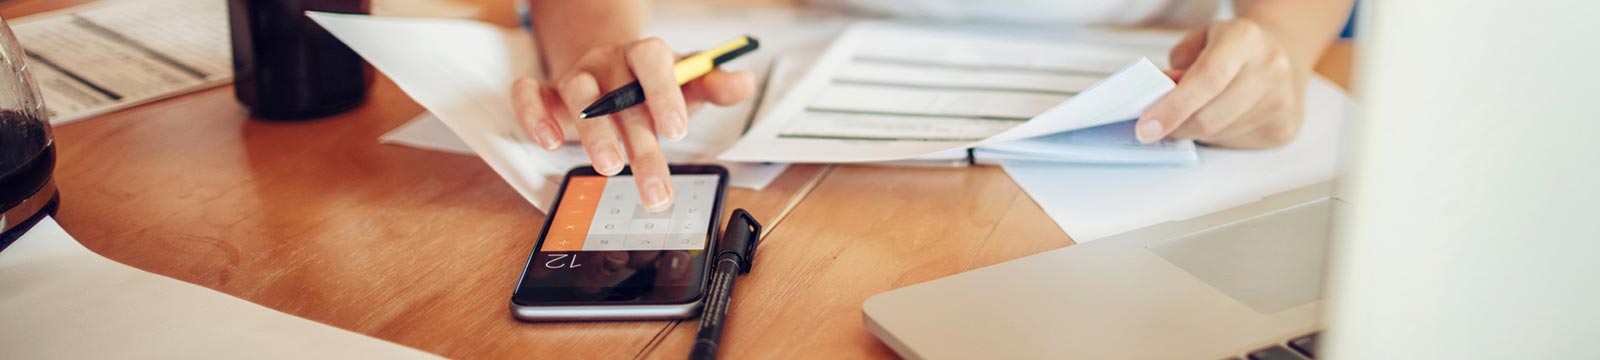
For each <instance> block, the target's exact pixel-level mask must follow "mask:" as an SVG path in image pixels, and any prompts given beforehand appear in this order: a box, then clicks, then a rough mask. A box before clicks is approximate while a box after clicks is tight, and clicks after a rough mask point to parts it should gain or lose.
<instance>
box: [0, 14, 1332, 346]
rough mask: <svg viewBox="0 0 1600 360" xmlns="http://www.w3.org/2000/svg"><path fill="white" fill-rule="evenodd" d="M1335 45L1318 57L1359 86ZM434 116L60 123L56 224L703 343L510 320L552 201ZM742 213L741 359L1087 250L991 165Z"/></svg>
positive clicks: (164, 263) (375, 288)
mask: <svg viewBox="0 0 1600 360" xmlns="http://www.w3.org/2000/svg"><path fill="white" fill-rule="evenodd" d="M494 1H495V2H496V3H501V2H503V1H501V0H494ZM73 2H74V1H64V0H62V1H58V0H13V1H8V2H5V3H0V15H3V16H5V17H6V18H15V17H16V16H20V15H24V14H29V13H34V12H38V11H44V10H49V9H53V8H58V7H61V6H64V5H66V4H69V3H73ZM1336 47H1337V48H1341V49H1337V50H1335V51H1330V53H1329V57H1327V58H1326V59H1325V60H1324V64H1323V66H1322V67H1320V68H1319V69H1321V70H1320V71H1322V72H1324V73H1325V74H1330V76H1334V77H1335V80H1336V82H1339V83H1340V84H1345V80H1346V79H1347V78H1348V75H1347V74H1348V68H1349V56H1350V52H1349V49H1348V45H1338V46H1336ZM1329 69H1333V70H1329ZM420 112H422V109H421V108H420V107H419V106H418V105H416V104H415V103H414V102H412V101H411V100H410V99H408V98H407V97H406V96H405V94H403V93H401V92H400V91H399V90H398V89H397V88H396V87H395V86H394V85H393V83H391V82H389V81H388V80H387V79H383V78H382V77H381V76H380V78H379V79H378V81H377V82H375V84H374V86H373V88H372V92H371V96H370V98H369V99H368V101H367V102H366V104H365V105H363V106H361V107H359V108H357V109H355V110H353V111H350V112H347V113H344V114H340V115H336V116H332V117H329V118H325V119H320V120H315V121H309V122H293V123H282V122H267V121H261V120H256V119H252V118H251V117H250V116H249V115H248V113H247V112H246V111H245V109H243V108H242V107H241V106H240V105H239V104H238V103H237V102H236V101H235V100H234V98H233V92H232V89H231V87H226V86H225V87H220V88H215V89H211V90H205V91H201V92H197V93H193V94H189V95H184V96H181V97H178V98H174V99H169V100H165V101H160V102H156V103H153V104H149V105H144V106H140V107H137V108H133V109H129V110H125V111H120V112H116V113H112V114H108V115H104V116H99V117H96V118H93V119H88V120H84V121H80V122H77V123H73V124H69V125H65V126H61V127H59V128H57V129H56V132H55V135H56V140H57V143H58V147H59V151H60V158H59V161H60V162H59V164H60V165H59V167H58V169H57V170H56V177H57V182H58V183H59V185H60V188H61V192H62V208H61V213H60V215H59V217H58V218H59V221H60V223H61V224H62V226H63V227H65V228H66V229H67V230H68V231H69V232H71V233H72V234H73V235H74V236H75V237H77V238H78V240H79V241H81V242H83V243H84V245H85V246H87V247H88V248H89V249H91V250H93V251H95V252H97V253H100V254H102V255H104V256H106V257H109V258H111V259H113V260H116V261H119V262H122V263H125V264H128V265H131V266H134V267H137V268H140V269H144V270H148V271H151V272H154V273H158V274H162V275H166V276H170V277H173V278H177V279H179V280H183V281H187V282H191V283H195V284H199V285H201V286H205V287H208V288H212V289H216V290H218V291H221V292H224V293H228V294H231V295H234V296H238V297H240V298H243V299H246V300H249V301H252V302H255V303H258V304H262V305H264V306H267V307H271V308H274V309H278V310H281V311H284V312H287V313H290V314H294V315H297V316H302V317H305V318H308V319H311V320H315V321H319V322H324V323H328V324H331V325H333V326H337V327H340V328H344V329H349V330H352V331H356V332H360V333H364V334H369V335H372V336H375V337H378V338H381V339H384V340H389V341H393V342H396V343H400V344H403V345H406V346H411V347H415V348H418V349H421V350H424V351H428V352H432V353H435V354H440V355H443V356H447V357H453V358H541V359H564V358H585V359H588V358H630V357H648V358H680V357H682V356H684V355H685V354H687V353H688V349H689V346H690V343H691V341H692V337H693V335H694V334H693V332H694V324H695V322H694V320H689V321H682V322H678V321H655V322H591V323H545V324H531V323H523V322H518V321H516V320H513V319H512V318H511V316H510V313H509V311H508V309H507V307H508V300H509V297H510V293H511V289H512V286H513V285H514V282H515V281H516V279H517V276H518V275H519V272H520V271H521V269H522V265H523V262H524V261H525V260H526V259H527V255H528V252H529V251H530V250H531V248H532V245H533V242H534V237H535V236H536V235H537V232H538V228H539V226H540V224H541V223H542V222H543V220H544V215H543V214H541V213H540V212H539V211H537V210H535V209H534V208H533V207H532V206H531V205H529V204H528V203H527V202H526V201H524V200H523V199H522V198H521V197H520V196H518V195H517V194H516V192H515V191H513V190H512V189H511V187H510V186H508V185H506V184H505V183H504V181H502V180H501V179H500V178H499V177H498V176H496V175H495V174H494V172H493V171H491V170H490V169H489V167H488V166H487V165H485V164H484V163H483V162H482V161H480V160H478V159H476V158H474V157H470V156H461V155H452V154H445V153H440V152H433V151H425V150H418V149H412V148H407V147H401V146H393V145H380V144H378V143H377V141H376V139H377V137H378V136H379V135H381V134H383V133H385V132H387V131H389V130H390V129H393V128H394V127H396V126H398V125H400V124H402V123H404V122H406V121H408V120H410V119H411V118H412V117H413V116H415V115H417V114H419V113H420ZM812 186H814V188H812ZM736 207H742V208H746V209H749V210H750V211H751V212H752V213H754V214H756V215H757V216H758V217H761V218H763V219H764V220H765V221H767V222H768V223H769V224H768V226H769V229H771V230H770V232H769V235H768V236H767V237H766V239H765V242H764V243H763V245H762V248H761V250H760V260H759V262H758V263H757V264H756V267H755V271H754V272H752V273H751V275H750V276H748V277H745V278H742V279H741V280H740V287H739V289H738V296H736V298H735V300H734V304H733V306H732V309H733V310H732V312H731V314H730V318H729V323H728V328H727V333H726V335H725V337H724V340H723V341H724V347H723V351H724V352H725V357H727V358H799V357H803V358H883V357H892V356H893V354H892V353H891V352H890V351H889V349H888V348H887V347H885V346H884V345H882V344H881V343H880V342H878V341H877V340H876V339H875V338H873V337H872V336H871V335H870V334H868V333H867V332H866V330H865V329H864V328H863V327H862V322H861V308H860V305H861V302H862V300H864V299H866V298H867V297H869V296H871V295H873V294H877V293H879V292H883V291H887V290H891V289H895V288H898V287H902V286H905V285H910V284H914V283H918V282H922V281H928V280H932V279H936V278H939V277H942V276H946V275H950V274H954V273H957V272H961V271H965V270H970V269H973V268H977V267H983V266H988V265H992V264H996V263H1000V262H1004V261H1007V260H1011V259H1015V258H1018V257H1022V256H1026V255H1030V254H1035V253H1038V252H1041V251H1045V250H1050V249H1055V248H1060V247H1063V246H1068V245H1070V244H1072V241H1071V239H1069V238H1068V237H1067V236H1066V234H1065V233H1063V232H1062V231H1061V230H1060V229H1059V228H1057V227H1056V225H1055V224H1054V223H1053V222H1051V221H1050V219H1049V218H1048V217H1047V216H1045V214H1044V213H1043V211H1042V210H1040V208H1039V207H1038V206H1037V205H1036V204H1034V203H1033V201H1032V200H1031V199H1029V198H1028V197H1027V195H1026V194H1024V193H1023V192H1022V191H1021V190H1020V189H1019V188H1018V187H1017V186H1016V184H1015V183H1014V182H1012V181H1011V179H1010V178H1009V177H1007V176H1006V175H1005V173H1004V172H1003V171H1001V170H1000V169H998V168H995V167H976V168H908V167H882V166H860V165H852V166H823V165H798V166H794V167H792V168H790V170H789V171H787V172H786V173H785V174H784V175H783V176H782V177H781V178H780V179H779V180H778V181H777V182H775V183H774V184H773V185H772V186H770V187H769V188H767V189H766V190H764V191H751V190H745V189H734V190H732V191H731V192H730V195H729V196H728V208H730V209H731V208H736ZM785 209H791V210H792V211H790V212H786V211H785ZM778 214H786V216H784V217H783V218H782V219H781V220H779V219H778V218H777V216H778Z"/></svg>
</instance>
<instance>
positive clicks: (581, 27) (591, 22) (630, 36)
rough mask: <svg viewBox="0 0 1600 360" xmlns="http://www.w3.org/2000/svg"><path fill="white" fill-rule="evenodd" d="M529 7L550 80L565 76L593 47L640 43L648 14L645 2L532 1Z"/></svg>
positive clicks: (610, 0) (609, 0) (591, 0)
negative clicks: (642, 28) (640, 36)
mask: <svg viewBox="0 0 1600 360" xmlns="http://www.w3.org/2000/svg"><path fill="white" fill-rule="evenodd" d="M529 5H530V6H529V9H528V11H529V17H530V18H532V21H533V27H534V34H535V36H536V37H537V41H538V43H539V51H540V53H541V55H542V56H543V60H544V61H543V63H544V68H545V69H544V70H545V73H546V74H549V75H551V76H556V75H558V74H564V73H566V72H567V71H568V70H569V69H571V67H572V64H573V63H576V62H577V61H578V58H579V57H582V56H583V53H584V51H586V50H588V49H589V48H591V47H595V46H598V45H609V44H620V43H626V42H629V41H633V40H637V39H638V38H639V33H640V28H641V27H642V26H643V24H644V17H645V13H646V12H647V10H648V9H647V8H646V6H647V5H648V4H647V3H646V1H645V0H533V1H532V4H529Z"/></svg>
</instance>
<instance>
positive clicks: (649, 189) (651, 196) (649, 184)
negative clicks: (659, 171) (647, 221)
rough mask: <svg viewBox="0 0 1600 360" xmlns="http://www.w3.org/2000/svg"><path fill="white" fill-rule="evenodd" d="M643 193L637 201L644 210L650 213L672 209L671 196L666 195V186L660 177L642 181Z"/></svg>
mask: <svg viewBox="0 0 1600 360" xmlns="http://www.w3.org/2000/svg"><path fill="white" fill-rule="evenodd" d="M643 185H644V186H643V188H644V193H643V194H642V195H640V197H639V200H640V201H641V202H643V203H644V209H645V210H649V211H650V212H661V211H664V210H667V208H670V207H672V194H668V193H667V184H666V182H664V181H661V178H660V177H655V176H652V177H648V178H645V179H644V184H643Z"/></svg>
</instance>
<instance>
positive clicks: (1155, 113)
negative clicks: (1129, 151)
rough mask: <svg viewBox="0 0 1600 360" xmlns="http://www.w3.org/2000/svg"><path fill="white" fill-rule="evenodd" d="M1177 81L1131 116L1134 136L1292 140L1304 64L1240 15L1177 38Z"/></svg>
mask: <svg viewBox="0 0 1600 360" xmlns="http://www.w3.org/2000/svg"><path fill="white" fill-rule="evenodd" d="M1170 56H1171V59H1170V60H1171V62H1172V67H1173V69H1174V70H1171V71H1169V72H1168V75H1171V76H1172V77H1173V79H1174V80H1176V81H1177V82H1178V86H1177V88H1176V89H1173V90H1172V92H1171V93H1168V94H1167V96H1166V97H1163V98H1162V99H1161V100H1160V101H1158V102H1156V104H1155V105H1153V106H1151V107H1150V110H1148V111H1146V112H1145V114H1144V116H1143V117H1141V118H1139V122H1138V124H1137V125H1136V127H1135V129H1137V130H1136V135H1137V136H1138V138H1139V141H1140V142H1145V143H1150V142H1154V141H1157V140H1160V139H1163V138H1170V139H1194V140H1196V141H1199V142H1200V143H1203V144H1207V145H1214V146H1221V147H1230V148H1244V149H1263V148H1271V147H1277V146H1281V145H1283V144H1286V143H1288V142H1289V140H1292V139H1294V137H1295V135H1296V134H1298V133H1299V132H1300V125H1301V122H1302V121H1303V120H1304V116H1303V114H1304V112H1305V109H1304V101H1305V96H1304V89H1305V83H1306V79H1307V77H1308V76H1309V74H1310V68H1309V67H1305V68H1301V67H1297V66H1296V64H1293V63H1291V61H1290V59H1289V56H1288V55H1287V54H1286V53H1285V52H1284V50H1283V48H1282V47H1281V46H1280V44H1279V43H1278V42H1277V40H1276V39H1274V38H1273V36H1272V34H1270V33H1268V32H1267V31H1264V30H1262V28H1261V27H1260V26H1258V25H1256V23H1255V22H1253V21H1250V20H1248V19H1234V20H1228V21H1223V22H1218V23H1215V24H1212V25H1211V26H1208V27H1206V28H1202V29H1197V30H1195V31H1192V32H1190V33H1189V34H1188V35H1187V36H1184V38H1183V40H1182V41H1179V42H1178V45H1177V46H1174V47H1173V48H1172V52H1171V54H1170Z"/></svg>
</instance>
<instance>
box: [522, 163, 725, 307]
mask: <svg viewBox="0 0 1600 360" xmlns="http://www.w3.org/2000/svg"><path fill="white" fill-rule="evenodd" d="M675 172H676V171H675ZM671 181H672V187H673V192H674V194H675V199H674V201H673V205H672V208H670V209H668V210H665V211H661V212H650V211H647V210H645V208H644V205H641V204H640V201H639V191H638V188H637V187H636V186H635V185H634V183H633V177H632V176H630V175H626V174H625V175H617V176H610V177H606V176H601V175H584V174H573V175H569V176H568V178H567V183H566V185H565V186H564V187H563V189H562V194H561V196H560V198H559V201H557V205H556V207H555V208H554V209H552V218H551V219H550V220H549V221H548V224H546V226H545V232H544V234H543V236H542V240H541V241H539V244H538V245H537V248H535V249H534V252H533V256H532V257H531V258H530V259H529V262H528V265H527V270H525V272H524V273H523V275H522V281H521V283H520V284H519V285H518V287H517V291H516V293H515V294H513V295H512V300H513V301H515V302H516V303H518V304H522V305H558V306H559V305H602V304H607V305H616V304H626V303H637V304H667V303H684V302H689V301H692V300H695V299H696V298H697V297H698V296H699V294H700V290H701V289H700V288H701V285H702V284H703V283H704V281H703V279H704V276H705V273H706V271H707V269H706V260H707V258H706V257H707V256H708V255H707V250H708V249H709V246H710V245H711V241H712V234H713V230H714V229H715V227H716V225H717V224H716V221H715V220H716V217H715V216H716V215H717V214H718V213H719V212H720V204H721V195H722V194H721V190H722V189H723V175H722V174H715V173H713V174H705V173H687V174H683V173H675V174H673V175H672V180H671Z"/></svg>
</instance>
